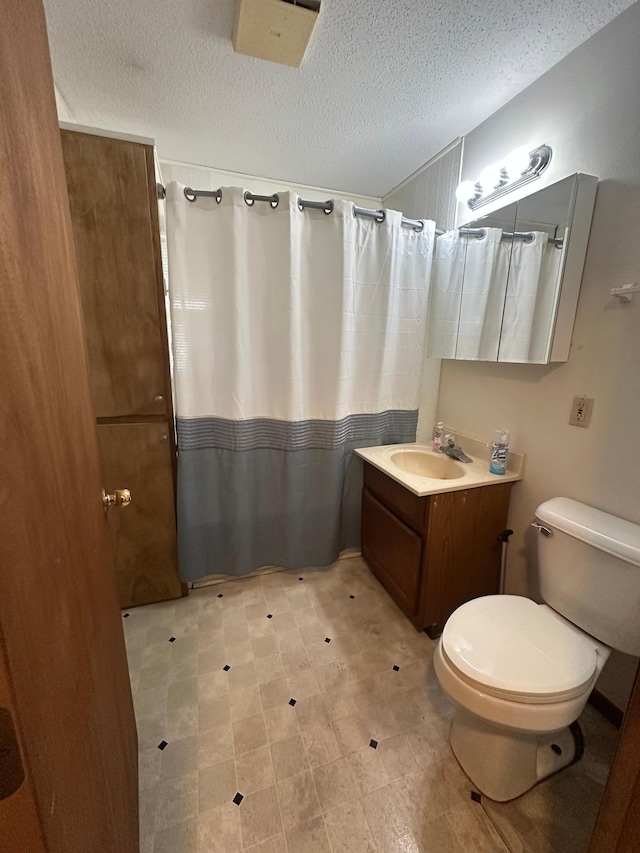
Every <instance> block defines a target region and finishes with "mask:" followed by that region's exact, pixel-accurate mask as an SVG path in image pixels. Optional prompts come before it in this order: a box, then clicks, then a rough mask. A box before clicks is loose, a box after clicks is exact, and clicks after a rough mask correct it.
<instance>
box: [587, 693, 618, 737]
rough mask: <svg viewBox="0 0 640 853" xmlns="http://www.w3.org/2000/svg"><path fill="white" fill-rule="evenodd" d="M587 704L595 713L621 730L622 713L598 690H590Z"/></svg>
mask: <svg viewBox="0 0 640 853" xmlns="http://www.w3.org/2000/svg"><path fill="white" fill-rule="evenodd" d="M589 702H590V703H591V704H592V705H593V707H594V708H595V709H596V710H597V711H600V713H601V714H602V716H603V717H605V718H606V719H607V720H609V722H610V723H613V725H614V726H615V727H616V728H617V729H620V728H622V720H623V719H624V711H621V710H620V708H618V706H617V705H614V704H613V702H612V701H611V699H607V697H606V696H605V695H604V694H603V693H600V691H599V690H592V691H591V696H589Z"/></svg>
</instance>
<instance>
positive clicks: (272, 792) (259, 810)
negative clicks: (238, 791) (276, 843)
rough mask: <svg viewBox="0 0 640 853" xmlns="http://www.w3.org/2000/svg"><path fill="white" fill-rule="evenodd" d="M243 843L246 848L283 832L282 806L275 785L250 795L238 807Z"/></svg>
mask: <svg viewBox="0 0 640 853" xmlns="http://www.w3.org/2000/svg"><path fill="white" fill-rule="evenodd" d="M238 809H239V811H240V825H241V827H242V843H243V845H244V846H245V847H250V846H251V845H252V844H257V843H258V842H261V841H265V840H267V839H269V838H271V837H272V836H274V835H277V834H278V833H280V832H282V820H281V818H280V805H279V803H278V794H277V791H276V787H275V785H272V786H271V787H270V788H264V789H263V790H262V791H256V793H255V794H249V795H248V796H246V797H245V798H244V800H243V801H242V803H241V804H240V805H239V806H238Z"/></svg>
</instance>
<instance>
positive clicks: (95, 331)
mask: <svg viewBox="0 0 640 853" xmlns="http://www.w3.org/2000/svg"><path fill="white" fill-rule="evenodd" d="M61 135H62V146H63V152H64V160H65V167H66V175H67V185H68V189H69V202H70V205H71V219H72V223H73V236H74V242H75V247H76V257H77V262H78V274H79V277H80V292H81V297H82V310H83V314H84V325H85V334H86V338H87V349H88V351H89V367H90V371H89V376H90V385H91V393H92V397H93V404H94V407H95V412H96V417H97V418H115V417H130V416H135V415H162V416H165V417H166V416H167V414H168V411H167V404H168V403H169V402H170V388H169V387H168V368H167V361H168V353H167V344H166V333H165V323H164V305H163V303H162V271H161V268H160V250H159V246H158V241H159V239H160V238H159V233H158V226H157V198H156V195H155V186H156V185H155V179H154V164H153V148H152V147H151V146H150V145H141V144H140V143H137V142H127V141H125V140H122V139H110V138H108V137H105V136H94V135H92V134H88V133H78V132H76V131H68V130H63V131H62V132H61ZM154 214H155V215H154Z"/></svg>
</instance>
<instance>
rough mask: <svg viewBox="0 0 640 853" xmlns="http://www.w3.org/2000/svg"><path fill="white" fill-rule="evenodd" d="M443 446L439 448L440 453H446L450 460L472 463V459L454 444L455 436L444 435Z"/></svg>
mask: <svg viewBox="0 0 640 853" xmlns="http://www.w3.org/2000/svg"><path fill="white" fill-rule="evenodd" d="M444 440H445V442H446V443H445V444H443V445H442V446H441V447H440V452H441V453H446V455H447V456H450V457H451V458H452V459H457V460H458V461H460V462H473V459H472V458H471V457H470V456H467V454H466V453H465V452H464V450H463V449H462V448H461V447H458V445H457V444H456V439H455V436H453V435H445V437H444Z"/></svg>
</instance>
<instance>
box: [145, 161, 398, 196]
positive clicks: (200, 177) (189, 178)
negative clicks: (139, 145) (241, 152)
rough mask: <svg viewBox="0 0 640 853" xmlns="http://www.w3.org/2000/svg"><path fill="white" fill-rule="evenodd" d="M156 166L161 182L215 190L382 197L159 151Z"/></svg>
mask: <svg viewBox="0 0 640 853" xmlns="http://www.w3.org/2000/svg"><path fill="white" fill-rule="evenodd" d="M160 169H161V171H162V180H163V181H164V183H165V184H168V183H169V182H170V181H179V182H180V183H181V184H185V185H186V186H190V187H193V188H194V189H205V190H215V189H217V188H218V187H244V188H245V189H247V190H249V191H250V192H253V193H256V194H259V195H271V194H272V193H275V192H278V191H279V192H283V191H287V190H288V191H289V192H295V193H297V194H298V195H299V196H301V197H302V198H307V199H310V200H312V201H324V200H326V199H329V198H345V199H348V200H349V201H352V202H353V203H354V204H355V205H357V206H358V207H368V208H375V209H377V208H379V207H381V205H382V199H380V198H375V197H374V196H363V195H361V196H356V195H352V194H350V193H344V192H340V191H339V190H330V189H323V188H322V187H309V186H306V185H305V184H289V183H286V182H284V181H272V180H270V179H269V178H259V177H257V176H255V175H244V174H240V173H239V172H225V171H223V170H222V169H214V168H211V167H208V166H194V165H191V164H189V163H178V162H176V161H175V160H163V159H162V152H160Z"/></svg>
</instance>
